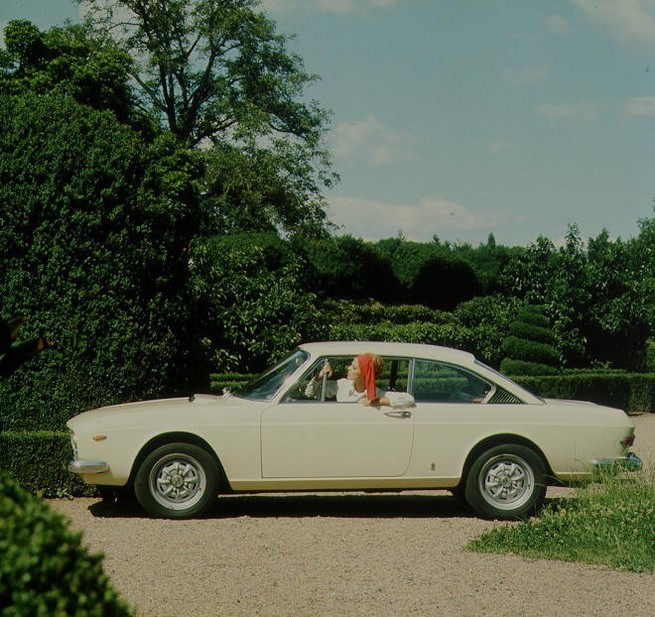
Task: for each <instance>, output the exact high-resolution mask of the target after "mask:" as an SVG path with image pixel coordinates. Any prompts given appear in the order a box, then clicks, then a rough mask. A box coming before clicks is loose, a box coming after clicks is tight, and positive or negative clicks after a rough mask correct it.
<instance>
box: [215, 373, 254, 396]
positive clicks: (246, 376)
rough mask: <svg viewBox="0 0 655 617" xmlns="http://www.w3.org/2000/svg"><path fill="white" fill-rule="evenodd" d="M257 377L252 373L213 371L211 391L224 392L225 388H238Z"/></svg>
mask: <svg viewBox="0 0 655 617" xmlns="http://www.w3.org/2000/svg"><path fill="white" fill-rule="evenodd" d="M254 377H255V375H254V374H252V375H251V374H250V373H213V374H212V375H211V376H210V384H209V386H210V392H211V393H212V394H219V395H220V394H223V389H224V388H227V389H228V390H233V391H234V390H237V389H238V388H239V387H240V386H245V385H246V384H247V383H248V382H249V381H250V380H251V379H253V378H254Z"/></svg>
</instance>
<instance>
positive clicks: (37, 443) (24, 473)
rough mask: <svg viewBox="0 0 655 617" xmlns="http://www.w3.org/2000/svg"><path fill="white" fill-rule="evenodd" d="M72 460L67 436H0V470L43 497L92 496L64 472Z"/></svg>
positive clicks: (46, 433) (42, 433)
mask: <svg viewBox="0 0 655 617" xmlns="http://www.w3.org/2000/svg"><path fill="white" fill-rule="evenodd" d="M72 456H73V453H72V449H71V446H70V439H69V437H68V434H67V433H63V432H50V431H32V432H4V433H0V470H2V471H5V472H7V473H8V474H9V475H11V476H12V477H13V478H14V479H15V480H16V481H17V482H19V483H20V485H21V486H22V487H23V488H24V489H25V490H28V491H30V492H32V493H36V492H40V493H41V494H42V495H43V496H44V497H67V496H82V495H93V494H95V489H93V488H92V487H90V486H88V485H86V484H84V483H83V482H82V480H81V479H80V478H79V477H78V476H75V475H73V474H71V473H69V472H68V471H67V470H66V465H67V463H68V462H69V461H70V460H71V458H72Z"/></svg>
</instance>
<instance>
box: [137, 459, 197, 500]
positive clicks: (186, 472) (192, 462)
mask: <svg viewBox="0 0 655 617" xmlns="http://www.w3.org/2000/svg"><path fill="white" fill-rule="evenodd" d="M149 486H150V493H151V494H152V496H153V497H154V498H155V500H156V501H157V503H159V504H160V505H162V506H164V507H165V508H168V509H170V510H186V509H187V508H190V507H192V506H194V505H195V504H197V503H198V502H199V501H200V499H202V496H203V495H204V493H205V490H206V488H207V476H206V474H205V470H204V469H203V467H202V465H201V464H200V463H199V462H198V460H197V459H195V458H194V457H192V456H189V455H188V454H181V453H175V454H169V455H168V456H165V457H164V458H162V459H160V460H159V461H158V462H157V464H156V465H154V466H153V468H152V470H151V471H150V477H149Z"/></svg>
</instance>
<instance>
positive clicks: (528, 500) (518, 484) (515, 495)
mask: <svg viewBox="0 0 655 617" xmlns="http://www.w3.org/2000/svg"><path fill="white" fill-rule="evenodd" d="M545 476H546V472H545V467H544V463H543V460H542V459H541V457H540V456H539V455H538V454H537V453H535V452H534V451H533V450H531V449H530V448H528V447H526V446H520V445H517V444H508V445H503V446H496V447H493V448H490V449H489V450H487V451H486V452H483V453H482V454H481V455H480V456H478V457H477V458H476V459H475V461H474V462H473V465H472V466H471V469H470V471H469V473H468V476H467V477H466V484H465V488H464V495H465V497H466V501H467V503H468V504H469V506H471V508H472V509H473V511H474V512H475V513H476V514H477V515H478V516H481V517H482V518H488V519H509V520H514V519H523V518H526V517H528V516H532V515H533V514H535V513H536V512H537V510H539V508H541V506H542V505H543V503H544V499H545V498H546V483H545Z"/></svg>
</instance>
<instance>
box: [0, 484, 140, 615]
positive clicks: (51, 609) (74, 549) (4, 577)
mask: <svg viewBox="0 0 655 617" xmlns="http://www.w3.org/2000/svg"><path fill="white" fill-rule="evenodd" d="M0 612H1V614H2V615H6V616H7V617H9V616H10V615H12V616H16V617H19V616H21V615H36V616H44V617H45V616H46V615H47V616H52V617H66V616H67V615H76V616H77V617H127V616H129V615H132V614H133V612H132V610H131V609H130V608H129V607H128V605H127V604H126V603H125V602H124V601H123V600H122V599H121V598H120V596H119V595H118V594H117V593H116V591H115V590H114V588H113V587H112V585H111V583H110V581H109V578H108V577H107V575H106V574H105V572H104V570H103V555H101V554H91V553H89V551H88V550H87V548H86V547H85V546H84V545H83V544H82V534H81V533H77V532H73V531H71V530H70V529H69V527H68V522H67V520H66V519H65V518H64V517H63V516H62V515H61V514H59V513H58V512H55V511H54V510H52V509H51V508H50V507H48V505H47V504H45V503H43V501H42V500H41V499H39V498H38V497H34V495H31V494H30V493H28V492H27V491H25V490H23V489H22V488H21V487H20V486H19V485H18V483H17V482H15V481H14V480H13V479H11V478H10V477H9V476H8V475H6V474H3V473H0Z"/></svg>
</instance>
